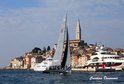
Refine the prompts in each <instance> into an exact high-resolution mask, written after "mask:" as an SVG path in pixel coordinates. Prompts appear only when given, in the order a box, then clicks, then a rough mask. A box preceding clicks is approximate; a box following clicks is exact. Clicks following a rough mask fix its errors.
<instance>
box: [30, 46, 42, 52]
mask: <svg viewBox="0 0 124 84" xmlns="http://www.w3.org/2000/svg"><path fill="white" fill-rule="evenodd" d="M31 52H32V53H40V52H41V49H40V48H38V47H35V48H34V49H33V50H32V51H31Z"/></svg>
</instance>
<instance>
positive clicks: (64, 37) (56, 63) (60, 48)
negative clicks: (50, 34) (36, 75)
mask: <svg viewBox="0 0 124 84" xmlns="http://www.w3.org/2000/svg"><path fill="white" fill-rule="evenodd" d="M64 43H65V44H64ZM43 72H44V73H51V72H52V73H53V72H57V73H68V72H69V73H70V72H71V57H70V45H69V35H68V27H67V17H66V18H65V19H64V23H63V24H62V28H61V32H60V35H59V40H58V43H57V49H56V52H55V54H54V57H53V61H52V64H51V66H50V67H48V68H47V69H46V70H44V71H43Z"/></svg>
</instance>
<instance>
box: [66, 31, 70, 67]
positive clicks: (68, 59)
mask: <svg viewBox="0 0 124 84" xmlns="http://www.w3.org/2000/svg"><path fill="white" fill-rule="evenodd" d="M67 52H68V53H67V60H66V65H65V66H67V68H69V67H70V68H71V55H70V44H69V34H68V29H67Z"/></svg>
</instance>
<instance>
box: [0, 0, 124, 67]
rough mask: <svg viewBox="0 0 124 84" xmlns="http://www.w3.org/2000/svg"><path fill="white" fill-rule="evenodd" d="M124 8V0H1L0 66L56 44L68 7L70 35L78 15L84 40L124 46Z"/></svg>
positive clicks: (71, 35) (116, 46) (109, 45)
mask: <svg viewBox="0 0 124 84" xmlns="http://www.w3.org/2000/svg"><path fill="white" fill-rule="evenodd" d="M123 10H124V0H111V1H108V0H78V1H74V0H63V1H57V0H52V1H49V0H42V1H41V0H30V1H29V0H21V1H17V0H11V1H9V0H5V1H0V12H1V14H0V19H1V21H0V39H1V41H0V67H2V66H5V65H7V64H9V61H10V60H11V58H14V57H18V56H21V55H24V53H25V52H28V51H31V50H32V49H33V48H34V47H40V48H43V47H47V46H51V47H53V45H54V44H55V43H56V42H57V39H58V35H59V30H60V27H61V23H62V21H63V18H64V16H65V13H66V12H67V11H68V22H67V23H68V28H69V34H70V39H75V28H76V22H77V20H78V18H79V19H80V25H81V29H82V31H81V32H82V35H81V36H82V40H85V42H87V43H89V44H90V43H95V42H101V43H103V44H104V45H105V46H108V47H113V48H124V40H123V35H124V29H123V27H124V12H123Z"/></svg>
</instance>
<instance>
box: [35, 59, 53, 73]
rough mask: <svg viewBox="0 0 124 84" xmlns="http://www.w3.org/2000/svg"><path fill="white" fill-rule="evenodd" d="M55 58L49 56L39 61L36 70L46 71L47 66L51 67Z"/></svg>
mask: <svg viewBox="0 0 124 84" xmlns="http://www.w3.org/2000/svg"><path fill="white" fill-rule="evenodd" d="M52 61H53V58H52V57H48V58H47V59H46V60H44V61H42V62H41V63H38V64H36V65H35V67H34V71H44V70H46V68H47V67H49V66H50V65H51V64H52Z"/></svg>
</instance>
